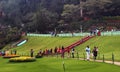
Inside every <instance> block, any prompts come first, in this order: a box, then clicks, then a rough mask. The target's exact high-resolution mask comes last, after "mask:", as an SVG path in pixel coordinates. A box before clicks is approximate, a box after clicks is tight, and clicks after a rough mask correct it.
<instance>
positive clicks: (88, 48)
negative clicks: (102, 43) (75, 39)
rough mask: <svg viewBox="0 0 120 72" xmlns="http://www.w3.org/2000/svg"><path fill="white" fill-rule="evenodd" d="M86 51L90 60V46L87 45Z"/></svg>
mask: <svg viewBox="0 0 120 72" xmlns="http://www.w3.org/2000/svg"><path fill="white" fill-rule="evenodd" d="M85 51H86V56H87V60H88V61H89V60H90V47H89V46H87V47H86V49H85Z"/></svg>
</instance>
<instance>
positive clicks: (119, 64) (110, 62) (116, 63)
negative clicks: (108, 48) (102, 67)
mask: <svg viewBox="0 0 120 72" xmlns="http://www.w3.org/2000/svg"><path fill="white" fill-rule="evenodd" d="M79 60H84V59H83V58H79ZM90 61H94V60H93V59H90ZM95 62H103V60H95ZM104 62H105V63H109V64H114V65H117V66H120V62H116V61H115V62H114V63H113V62H112V61H107V60H106V61H104Z"/></svg>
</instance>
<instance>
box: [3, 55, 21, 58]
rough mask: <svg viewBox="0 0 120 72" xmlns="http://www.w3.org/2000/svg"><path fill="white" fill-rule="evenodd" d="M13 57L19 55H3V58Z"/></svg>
mask: <svg viewBox="0 0 120 72" xmlns="http://www.w3.org/2000/svg"><path fill="white" fill-rule="evenodd" d="M14 57H20V56H19V55H5V56H3V58H14Z"/></svg>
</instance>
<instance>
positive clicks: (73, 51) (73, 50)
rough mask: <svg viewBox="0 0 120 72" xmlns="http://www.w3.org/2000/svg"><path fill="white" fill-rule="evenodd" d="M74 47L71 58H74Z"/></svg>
mask: <svg viewBox="0 0 120 72" xmlns="http://www.w3.org/2000/svg"><path fill="white" fill-rule="evenodd" d="M74 53H75V49H74V48H73V49H72V58H74Z"/></svg>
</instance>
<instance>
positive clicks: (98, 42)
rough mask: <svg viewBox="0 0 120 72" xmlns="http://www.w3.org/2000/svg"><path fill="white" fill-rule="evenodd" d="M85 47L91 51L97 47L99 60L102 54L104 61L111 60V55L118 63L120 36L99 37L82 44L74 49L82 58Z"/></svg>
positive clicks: (119, 59)
mask: <svg viewBox="0 0 120 72" xmlns="http://www.w3.org/2000/svg"><path fill="white" fill-rule="evenodd" d="M87 45H89V46H90V48H91V50H92V49H93V48H94V46H97V47H98V49H99V55H98V57H100V58H102V56H103V54H104V55H105V59H109V60H111V58H112V53H113V54H114V55H115V60H118V61H120V36H100V37H95V38H92V39H90V40H89V41H87V42H85V43H84V44H82V45H80V46H78V47H76V50H77V51H78V52H79V53H80V55H81V56H82V57H83V53H84V52H85V47H86V46H87Z"/></svg>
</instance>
